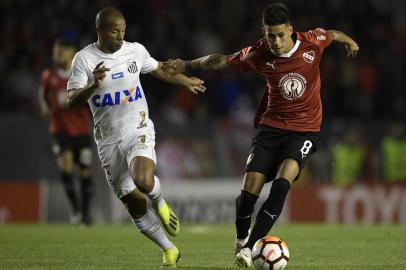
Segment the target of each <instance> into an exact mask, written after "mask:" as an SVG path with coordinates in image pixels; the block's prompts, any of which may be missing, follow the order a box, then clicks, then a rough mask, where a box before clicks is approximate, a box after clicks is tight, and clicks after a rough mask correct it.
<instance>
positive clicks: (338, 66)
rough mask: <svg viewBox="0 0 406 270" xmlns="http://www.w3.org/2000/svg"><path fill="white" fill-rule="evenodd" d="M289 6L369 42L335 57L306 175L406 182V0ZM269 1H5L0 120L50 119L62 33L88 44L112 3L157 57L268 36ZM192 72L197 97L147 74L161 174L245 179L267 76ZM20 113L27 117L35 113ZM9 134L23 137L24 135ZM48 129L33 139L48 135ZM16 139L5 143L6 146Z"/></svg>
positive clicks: (325, 66)
mask: <svg viewBox="0 0 406 270" xmlns="http://www.w3.org/2000/svg"><path fill="white" fill-rule="evenodd" d="M282 2H284V3H286V4H287V5H288V7H289V8H290V10H291V17H292V20H293V21H292V23H293V25H294V29H295V30H297V31H307V30H309V29H312V28H317V27H323V28H326V29H336V30H341V31H343V32H345V33H347V34H348V35H350V36H351V37H353V38H354V39H355V40H356V41H357V42H358V44H359V46H360V52H359V55H358V57H357V58H355V59H349V58H347V57H346V53H345V49H344V47H343V46H340V45H338V44H333V45H332V46H330V48H328V49H327V50H326V52H325V54H324V57H323V61H322V66H321V73H322V97H323V109H324V125H323V139H322V143H321V145H320V147H319V149H318V152H317V154H315V155H314V156H313V158H312V160H311V161H310V162H309V164H308V165H309V166H307V169H306V171H305V172H304V174H303V175H302V179H303V181H307V180H308V181H334V182H336V183H340V184H347V183H353V182H358V181H391V182H397V181H402V180H405V181H406V155H405V153H406V133H405V123H406V97H405V96H406V94H405V93H406V91H405V90H406V76H405V74H406V61H405V59H406V57H405V56H406V16H405V15H406V14H405V13H406V2H404V1H401V0H397V1H396V0H388V1H381V0H374V1H373V0H370V1H336V0H317V1H305V0H294V1H293V0H292V1H282ZM269 3H270V1H263V0H258V1H256V0H255V1H247V0H220V1H218V0H193V1H186V0H183V1H181V0H145V1H141V0H135V1H124V0H123V1H104V0H99V1H73V0H55V1H28V0H19V1H12V0H2V1H1V2H0V14H1V16H0V21H1V25H2V27H3V34H2V36H3V42H1V43H0V73H1V74H2V80H0V115H1V119H3V120H4V119H9V118H11V117H13V116H15V115H19V116H21V115H29V116H30V118H29V119H30V120H31V121H32V119H35V118H38V119H39V118H40V115H39V108H38V102H37V100H38V98H37V95H38V86H39V79H40V73H41V71H42V70H43V69H44V68H46V67H49V66H50V65H51V64H52V61H51V60H52V59H51V48H52V44H53V41H54V40H55V38H57V37H60V36H63V37H65V38H69V39H71V40H72V41H74V42H75V43H76V44H77V45H78V47H79V48H82V47H84V46H86V45H87V44H89V43H92V42H94V41H95V40H96V34H95V25H94V19H95V15H96V13H97V11H98V10H100V9H101V8H103V7H106V6H109V5H113V6H115V7H117V8H119V9H121V10H122V11H123V13H124V16H125V17H126V20H127V31H126V38H125V39H126V40H127V41H137V42H140V43H142V44H143V45H145V47H146V48H147V49H148V50H149V52H150V54H151V55H152V56H153V57H154V58H156V59H157V60H166V59H169V58H183V59H192V58H197V57H200V56H204V55H207V54H211V53H225V54H231V53H234V52H236V51H238V50H239V49H241V48H244V47H247V46H249V45H253V44H254V43H255V42H256V41H257V40H258V39H260V38H261V35H262V34H261V12H262V10H263V8H264V7H265V6H266V5H267V4H269ZM193 75H195V76H198V77H201V78H202V79H204V80H205V82H206V87H207V91H206V93H205V94H204V95H199V96H197V95H193V94H191V93H188V92H187V91H185V90H183V89H178V88H176V87H174V86H172V85H167V84H164V83H161V82H159V81H157V80H155V79H152V78H150V77H149V76H143V77H142V78H141V80H142V84H143V86H144V89H145V92H146V95H147V100H148V103H149V108H150V114H151V118H152V120H153V121H154V122H155V124H156V131H157V148H156V150H157V155H158V169H159V173H160V175H161V178H191V179H193V178H210V177H219V176H220V177H241V176H242V174H243V171H244V166H245V161H246V158H247V156H248V153H249V148H250V143H251V139H252V136H253V135H254V129H253V124H252V120H253V116H254V113H255V110H256V105H257V102H258V101H259V97H260V96H261V95H262V92H263V91H264V87H265V82H264V80H263V78H261V77H260V76H257V75H255V74H249V73H247V74H241V73H240V72H239V71H228V72H223V73H215V72H206V73H196V74H193ZM23 118H24V117H23ZM18 119H21V117H19V118H18ZM21 121H22V122H21V125H24V123H25V122H24V121H26V120H21ZM41 121H45V120H41ZM2 132H3V133H4V132H6V133H7V134H10V136H12V134H13V132H15V131H13V130H11V131H10V130H7V131H2ZM40 134H41V135H40ZM40 134H38V135H36V134H35V133H30V136H32V137H35V136H43V133H40ZM3 136H4V135H3ZM12 147H15V146H13V145H12V144H7V143H4V142H3V144H2V148H3V150H4V149H5V148H12ZM49 148H50V147H49V146H48V145H45V146H44V153H46V155H49V157H50V158H49V160H53V159H52V154H51V151H50V150H49ZM8 152H11V150H10V151H8ZM16 169H17V168H16Z"/></svg>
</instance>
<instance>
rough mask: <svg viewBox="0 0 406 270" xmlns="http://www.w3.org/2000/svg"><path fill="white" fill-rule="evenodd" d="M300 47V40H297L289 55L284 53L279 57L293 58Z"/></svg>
mask: <svg viewBox="0 0 406 270" xmlns="http://www.w3.org/2000/svg"><path fill="white" fill-rule="evenodd" d="M299 45H300V40H298V39H296V43H295V46H293V48H292V49H291V50H290V51H288V52H287V53H282V54H281V55H278V57H283V58H289V57H291V56H292V54H294V53H295V52H296V51H297V49H298V48H299Z"/></svg>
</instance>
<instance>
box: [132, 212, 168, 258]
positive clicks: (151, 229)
mask: <svg viewBox="0 0 406 270" xmlns="http://www.w3.org/2000/svg"><path fill="white" fill-rule="evenodd" d="M132 220H133V222H134V224H135V226H137V228H138V229H139V230H140V232H142V233H143V234H144V235H145V236H147V237H148V238H149V239H150V240H152V241H153V242H155V243H156V244H157V245H158V246H159V247H160V248H161V249H162V250H165V249H168V248H173V244H172V242H171V241H169V239H168V237H167V236H166V234H165V233H164V231H163V230H162V228H161V225H160V224H159V222H158V219H157V217H156V215H155V213H154V212H153V211H152V210H151V209H149V208H147V212H146V213H145V215H144V216H143V217H142V218H140V219H132Z"/></svg>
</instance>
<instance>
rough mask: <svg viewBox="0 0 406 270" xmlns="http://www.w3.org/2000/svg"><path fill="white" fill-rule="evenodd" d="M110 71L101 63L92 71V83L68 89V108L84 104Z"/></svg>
mask: <svg viewBox="0 0 406 270" xmlns="http://www.w3.org/2000/svg"><path fill="white" fill-rule="evenodd" d="M107 71H110V69H109V68H106V67H105V66H103V62H100V63H98V64H97V65H96V67H95V69H94V70H93V82H92V83H90V84H89V85H87V86H85V87H83V88H77V89H68V97H67V103H68V105H69V106H70V107H74V106H78V105H81V104H83V103H85V102H86V101H87V100H88V99H89V98H90V96H91V95H92V94H93V92H94V91H95V90H96V89H97V88H98V87H99V86H100V84H101V83H102V81H103V80H104V78H105V77H106V72H107Z"/></svg>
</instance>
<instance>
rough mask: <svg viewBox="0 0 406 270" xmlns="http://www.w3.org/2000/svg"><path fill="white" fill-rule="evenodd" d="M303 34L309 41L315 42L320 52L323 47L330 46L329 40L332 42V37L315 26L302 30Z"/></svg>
mask: <svg viewBox="0 0 406 270" xmlns="http://www.w3.org/2000/svg"><path fill="white" fill-rule="evenodd" d="M303 36H304V37H305V38H306V39H307V40H308V41H310V42H311V43H313V44H316V45H317V46H318V47H319V48H320V49H321V51H322V52H323V51H324V49H325V48H327V47H328V46H330V44H331V42H333V37H332V36H331V35H330V34H329V33H327V31H326V30H324V29H323V28H317V29H314V30H310V31H308V32H304V33H303Z"/></svg>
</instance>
